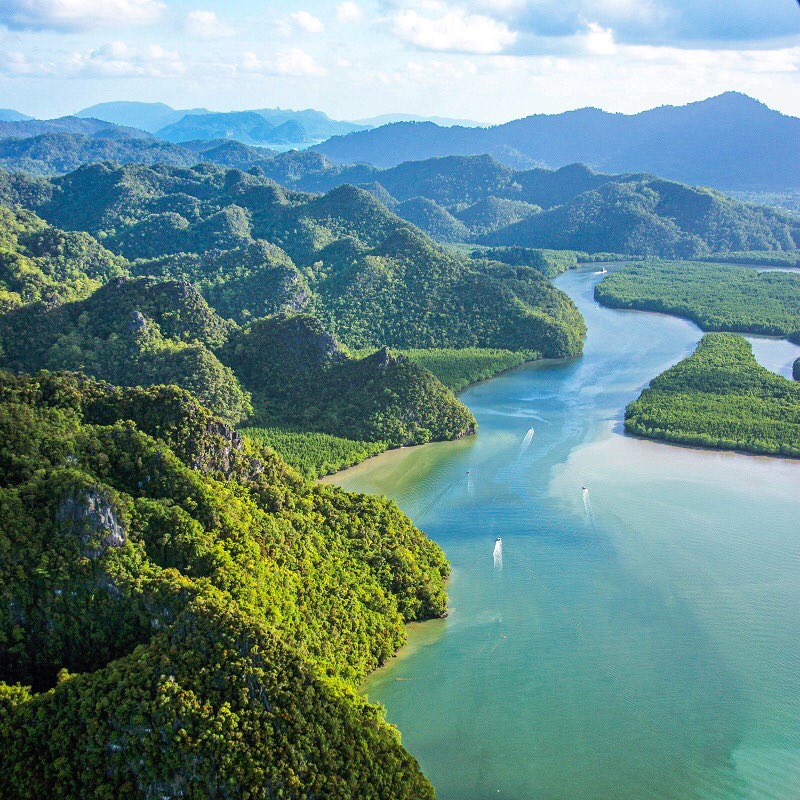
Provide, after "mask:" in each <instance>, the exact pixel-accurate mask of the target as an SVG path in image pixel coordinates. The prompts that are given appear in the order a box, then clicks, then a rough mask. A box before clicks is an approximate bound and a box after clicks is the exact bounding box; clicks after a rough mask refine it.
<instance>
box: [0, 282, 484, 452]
mask: <svg viewBox="0 0 800 800" xmlns="http://www.w3.org/2000/svg"><path fill="white" fill-rule="evenodd" d="M0 366H2V367H6V368H11V369H14V370H16V371H28V372H31V371H35V370H38V369H51V370H73V371H82V372H85V373H87V374H89V375H93V376H96V377H98V378H101V379H103V380H107V381H109V382H112V383H115V384H119V385H123V386H136V385H152V384H161V383H172V384H176V385H178V386H181V387H182V388H185V389H187V390H189V391H191V392H192V393H193V394H195V395H196V396H197V397H198V398H199V399H200V400H201V401H202V402H203V403H205V404H206V405H207V406H208V407H209V408H211V409H212V410H213V411H214V412H215V413H216V414H218V415H219V416H221V417H222V418H223V419H225V420H226V421H227V422H228V423H231V424H236V423H240V422H243V421H244V420H245V419H249V418H253V419H254V420H255V421H256V422H257V423H258V424H260V425H281V424H283V425H285V424H290V425H292V426H299V427H301V428H302V429H304V430H313V431H321V432H325V433H332V434H335V435H338V436H344V437H347V438H353V439H362V440H366V441H376V442H384V443H386V445H389V446H398V445H406V444H421V443H424V442H428V441H433V440H439V439H452V438H456V437H459V436H463V435H465V434H468V433H471V432H473V431H474V429H475V420H474V418H473V416H472V414H470V413H469V411H467V409H466V408H465V407H464V406H463V405H462V404H461V403H459V402H458V401H457V400H456V399H455V397H454V396H453V394H452V392H450V391H449V390H448V389H446V388H445V387H444V386H443V385H442V384H441V383H440V382H439V381H438V380H437V379H436V378H435V377H434V376H433V375H432V374H431V373H430V372H428V371H427V370H425V369H423V368H422V367H419V366H418V365H417V364H415V363H414V362H412V361H411V360H409V359H406V358H404V357H402V356H396V355H393V354H391V353H388V352H387V351H380V352H376V353H374V354H373V355H371V356H368V357H365V358H362V359H353V358H350V357H348V355H347V353H346V351H345V350H344V349H343V348H342V347H341V345H340V344H339V343H338V341H337V340H336V339H335V338H334V337H333V336H332V335H331V334H330V333H328V332H327V331H326V330H325V329H324V327H323V326H322V324H321V323H320V322H319V321H318V320H317V319H316V318H314V317H311V316H309V315H297V314H277V315H273V316H270V317H265V318H263V319H260V320H257V321H255V322H253V323H252V324H250V325H248V326H246V327H244V328H240V327H239V326H238V325H237V324H236V323H234V322H231V321H228V320H224V319H223V318H221V317H220V316H219V315H218V314H216V313H215V312H214V311H213V309H211V308H210V307H209V305H208V304H207V303H206V301H205V300H204V299H203V297H202V296H201V295H200V294H199V293H198V292H197V290H196V289H195V288H194V287H193V286H192V285H191V284H187V283H181V282H178V281H158V280H156V279H154V278H138V279H122V278H120V279H115V280H113V281H111V282H110V283H108V284H106V285H105V286H102V287H101V288H100V289H98V290H97V291H96V292H94V294H92V295H91V296H90V297H89V298H87V299H86V300H81V301H75V302H68V303H62V304H59V305H55V306H49V305H43V304H41V303H39V304H30V305H26V306H21V307H19V308H15V309H12V310H11V311H8V312H7V313H6V314H3V315H0Z"/></svg>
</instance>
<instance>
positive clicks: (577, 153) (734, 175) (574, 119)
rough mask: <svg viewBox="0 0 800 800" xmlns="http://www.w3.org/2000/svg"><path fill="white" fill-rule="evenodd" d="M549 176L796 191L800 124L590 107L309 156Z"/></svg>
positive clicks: (400, 133) (694, 106)
mask: <svg viewBox="0 0 800 800" xmlns="http://www.w3.org/2000/svg"><path fill="white" fill-rule="evenodd" d="M502 148H505V149H506V150H505V151H506V153H507V154H509V155H507V156H506V157H507V158H508V157H509V156H510V158H511V159H512V160H514V161H515V162H519V160H521V159H522V160H524V159H526V158H527V159H536V160H537V161H538V162H539V163H541V164H543V165H546V166H549V167H560V166H563V165H565V164H570V163H573V162H582V163H585V164H588V165H590V166H591V167H593V168H595V169H598V170H603V171H611V172H627V171H642V170H644V171H647V172H652V173H655V174H657V175H661V176H663V177H665V178H669V179H671V180H676V181H681V182H684V183H689V184H692V185H703V186H714V187H716V188H719V189H739V190H750V191H753V190H763V191H768V190H773V191H775V190H791V189H795V190H796V189H798V188H800V176H798V173H797V169H796V164H797V163H798V161H800V119H796V118H795V117H788V116H785V115H783V114H781V113H779V112H777V111H773V110H772V109H769V108H767V106H765V105H763V104H762V103H760V102H758V101H757V100H753V99H752V98H750V97H747V96H746V95H742V94H738V93H736V92H728V93H726V94H723V95H720V96H719V97H713V98H710V99H708V100H703V101H700V102H697V103H690V104H688V105H686V106H678V107H675V106H664V107H661V108H654V109H652V110H650V111H644V112H641V113H639V114H633V115H625V114H611V113H608V112H605V111H601V110H599V109H594V108H586V109H581V110H578V111H570V112H567V113H565V114H555V115H545V114H539V115H535V116H531V117H526V118H524V119H519V120H514V121H512V122H508V123H505V124H503V125H496V126H494V127H491V128H460V127H451V128H444V127H439V126H437V125H434V124H433V123H430V122H427V123H413V122H411V123H410V122H405V123H404V122H400V123H396V124H393V125H386V126H383V127H381V128H376V129H374V130H371V131H364V132H360V133H353V134H350V135H348V136H338V137H334V138H332V139H329V140H328V141H327V142H324V143H323V144H321V145H318V146H317V147H316V148H315V149H316V150H318V151H319V152H320V153H323V154H324V155H326V156H328V157H329V158H330V159H331V160H332V161H336V162H337V163H341V164H354V163H360V162H366V163H370V164H374V165H376V166H380V167H392V166H396V165H397V164H400V163H402V162H404V161H419V160H422V159H428V158H432V157H435V156H448V155H477V154H480V153H492V154H495V155H499V154H500V153H501V152H503V151H502Z"/></svg>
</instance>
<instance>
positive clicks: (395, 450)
mask: <svg viewBox="0 0 800 800" xmlns="http://www.w3.org/2000/svg"><path fill="white" fill-rule="evenodd" d="M576 358H581V356H572V357H570V358H534V359H532V360H531V361H523V362H522V363H521V364H515V365H514V366H513V367H506V368H505V369H501V370H499V371H498V372H495V373H493V374H491V375H487V376H486V377H485V378H478V379H477V380H474V381H471V382H470V383H468V384H466V386H462V387H461V388H460V389H458V390H455V391H453V394H454V395H455V396H456V397H460V396H461V395H462V394H463V393H464V392H466V391H467V390H468V389H471V388H472V387H473V386H478V385H479V384H481V383H486V382H487V381H492V380H494V379H495V378H499V377H500V376H501V375H508V374H509V373H511V372H514V371H515V370H518V369H523V368H527V367H535V368H539V367H549V366H553V365H555V364H562V363H566V362H568V361H572V360H573V359H576ZM477 435H478V429H476V430H475V432H474V433H470V434H467V435H466V436H459V437H458V438H457V439H440V440H438V441H435V442H425V443H424V444H408V445H401V446H400V447H389V448H387V449H386V450H384V451H382V452H380V453H376V454H375V455H374V456H370V457H369V458H365V459H364V460H363V461H358V462H357V463H355V464H350V466H348V467H342V469H340V470H337V471H336V472H330V473H328V474H327V475H321V476H319V477H318V478H316V479H314V480H315V482H316V483H320V484H323V485H325V486H331V485H333V486H335V485H336V481H335V480H334V479H335V478H336V477H338V476H340V475H344V474H345V473H347V472H349V471H350V470H354V469H358V468H360V467H363V466H364V465H366V464H373V465H375V464H378V463H380V461H383V460H391V458H392V457H395V458H396V457H399V456H398V454H400V453H403V452H405V451H406V450H415V449H417V448H419V447H435V446H437V445H439V446H441V445H445V444H454V443H455V442H463V441H466V440H468V439H470V438H471V437H472V436H477ZM393 454H395V455H394V456H393Z"/></svg>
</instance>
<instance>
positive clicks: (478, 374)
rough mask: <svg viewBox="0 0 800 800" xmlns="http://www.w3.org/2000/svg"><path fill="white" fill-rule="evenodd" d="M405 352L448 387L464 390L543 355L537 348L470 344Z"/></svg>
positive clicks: (454, 389)
mask: <svg viewBox="0 0 800 800" xmlns="http://www.w3.org/2000/svg"><path fill="white" fill-rule="evenodd" d="M403 355H405V356H408V358H410V359H411V360H412V361H413V362H415V363H416V364H419V365H420V366H421V367H424V368H425V369H427V370H429V371H430V372H432V373H433V374H434V375H435V376H436V377H437V378H438V379H439V380H440V381H441V382H442V383H443V384H444V385H445V386H446V387H447V388H448V389H452V390H453V391H454V392H457V391H460V390H461V389H463V388H464V387H465V386H469V384H471V383H476V382H477V381H483V380H486V379H487V378H491V377H492V376H493V375H497V374H498V373H500V372H505V371H506V370H508V369H512V368H513V367H518V366H519V365H520V364H524V363H525V362H526V361H536V360H537V359H539V358H540V357H541V356H540V355H539V353H535V352H528V353H525V352H519V351H517V352H515V351H512V350H488V349H485V348H483V349H482V348H478V347H470V348H466V349H461V350H454V349H447V350H404V351H403Z"/></svg>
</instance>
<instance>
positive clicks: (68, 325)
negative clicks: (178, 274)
mask: <svg viewBox="0 0 800 800" xmlns="http://www.w3.org/2000/svg"><path fill="white" fill-rule="evenodd" d="M230 330H231V323H229V322H226V321H225V320H223V319H221V318H220V317H219V316H217V315H216V314H215V313H214V312H213V311H212V310H211V309H210V308H209V307H208V305H207V304H206V302H205V301H204V300H203V298H202V297H201V296H200V295H199V294H198V293H197V292H196V291H195V290H194V289H193V288H192V287H191V286H189V285H188V284H181V283H177V282H175V281H164V282H158V281H156V280H154V279H152V278H140V279H138V280H133V281H132V280H125V279H116V280H114V281H112V282H110V283H108V284H106V285H105V286H103V287H101V288H100V289H98V290H97V291H96V292H95V293H94V294H92V295H91V296H90V297H89V298H87V299H86V300H81V301H76V302H71V303H62V304H61V305H56V306H45V305H41V304H34V305H29V306H22V307H20V308H17V309H13V310H11V311H9V312H7V313H6V314H4V315H2V316H0V366H2V367H5V368H10V369H13V370H17V371H28V372H33V371H36V370H39V369H51V370H72V371H81V372H85V373H87V374H89V375H93V376H95V377H97V378H100V379H102V380H107V381H109V382H112V383H115V384H119V385H122V386H136V385H151V384H160V383H174V384H176V385H178V386H181V387H183V388H184V389H187V390H189V391H191V392H192V393H194V394H195V395H196V396H197V397H198V398H199V399H200V401H201V402H203V403H204V404H205V405H207V406H208V407H209V408H211V409H212V410H213V411H214V412H215V413H216V414H218V415H219V416H221V417H222V418H223V419H225V420H226V421H227V422H229V423H232V424H235V423H237V422H241V421H242V420H244V419H245V418H247V417H248V416H249V415H250V413H251V412H252V405H251V403H250V395H249V393H248V392H246V391H245V390H244V389H242V387H241V385H240V384H239V381H238V380H237V379H236V376H235V375H234V374H233V372H232V371H231V370H230V369H229V368H228V367H226V366H224V365H223V364H222V363H221V362H220V361H219V359H218V358H217V356H216V355H215V354H214V352H213V350H214V348H216V347H219V346H220V345H221V344H222V343H223V342H224V341H225V339H226V338H227V336H228V334H229V332H230Z"/></svg>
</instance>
